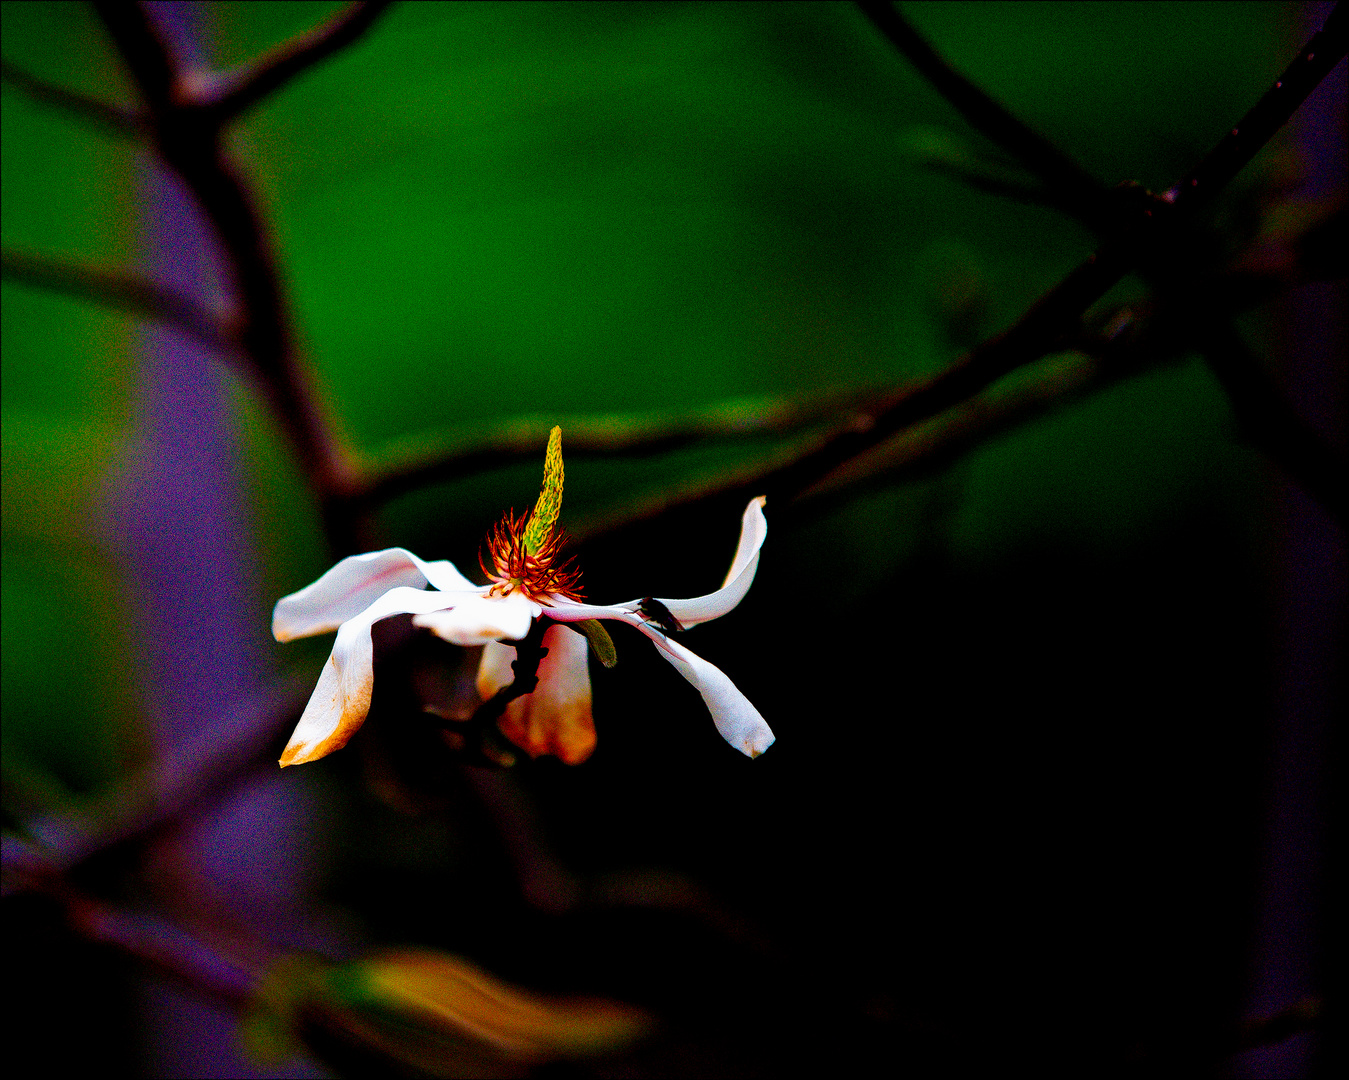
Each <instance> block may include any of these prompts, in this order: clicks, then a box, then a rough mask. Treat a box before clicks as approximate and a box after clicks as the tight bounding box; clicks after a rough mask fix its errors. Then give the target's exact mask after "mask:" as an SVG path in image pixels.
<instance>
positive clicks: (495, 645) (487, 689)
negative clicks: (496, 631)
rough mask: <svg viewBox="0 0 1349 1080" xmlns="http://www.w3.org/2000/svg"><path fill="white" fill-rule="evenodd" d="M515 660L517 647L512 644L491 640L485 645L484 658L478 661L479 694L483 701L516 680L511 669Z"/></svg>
mask: <svg viewBox="0 0 1349 1080" xmlns="http://www.w3.org/2000/svg"><path fill="white" fill-rule="evenodd" d="M517 640H518V639H517ZM514 662H515V649H514V648H512V647H511V646H510V645H503V644H501V642H499V641H489V642H488V643H487V644H486V645H485V646H483V650H482V659H481V660H479V661H478V696H479V697H481V698H482V699H483V701H486V700H487V699H488V698H490V697H492V696H493V695H494V694H495V693H496V692H497V691H498V690H500V689H501V688H502V687H503V686H510V684H511V683H513V682H515V672H514V671H513V670H512V669H511V664H513V663H514Z"/></svg>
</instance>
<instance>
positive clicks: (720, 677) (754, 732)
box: [647, 632, 774, 758]
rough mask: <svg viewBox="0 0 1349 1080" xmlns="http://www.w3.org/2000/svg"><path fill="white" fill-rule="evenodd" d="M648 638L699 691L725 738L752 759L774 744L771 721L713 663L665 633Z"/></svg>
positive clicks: (649, 634)
mask: <svg viewBox="0 0 1349 1080" xmlns="http://www.w3.org/2000/svg"><path fill="white" fill-rule="evenodd" d="M647 637H649V638H651V640H652V641H654V642H655V643H656V648H658V649H659V650H660V652H661V655H662V656H664V657H665V659H667V660H668V661H670V663H671V664H673V665H674V667H675V669H676V670H677V671H678V672H679V674H681V675H683V676H684V678H686V679H688V681H689V682H691V683H692V684H693V685H694V686H695V687H697V688H698V693H700V694H702V696H703V701H705V702H706V703H707V709H708V712H710V713H711V714H712V721H713V722H714V723H715V724H716V725H717V730H718V731H719V732H721V737H722V738H723V739H725V740H726V741H727V742H728V743H730V744H731V745H732V746H734V747H735V748H736V749H737V750H739V751H740V752H741V753H743V754H747V755H748V756H750V757H752V758H755V757H758V756H759V755H760V754H762V753H763V752H764V751H765V750H767V749H768V748H769V747H770V746H772V745H773V738H774V736H773V732H772V729H771V728H769V726H768V723H767V721H765V720H764V718H763V717H762V716H761V715H760V714H759V710H758V709H756V708H755V707H754V706H753V705H752V704H750V700H749V698H747V697H745V695H744V694H742V693H741V692H740V691H739V690H737V689H736V686H735V683H733V682H731V680H730V679H729V678H728V677H727V675H726V673H725V672H724V671H722V670H721V668H719V667H717V666H716V665H715V664H709V663H708V662H707V661H706V660H704V659H703V658H702V657H701V656H698V655H697V654H696V653H691V652H689V650H688V649H686V648H684V646H683V645H681V644H679V642H677V641H672V640H671V639H670V638H668V637H666V636H665V635H664V634H659V633H656V632H648V633H647Z"/></svg>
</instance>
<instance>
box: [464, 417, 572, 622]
mask: <svg viewBox="0 0 1349 1080" xmlns="http://www.w3.org/2000/svg"><path fill="white" fill-rule="evenodd" d="M561 512H562V429H561V428H560V427H555V428H553V430H552V431H550V432H549V433H548V454H547V457H546V458H545V459H544V463H543V486H542V487H541V488H540V489H539V498H538V501H537V502H535V504H534V509H533V510H532V511H531V512H530V513H529V514H526V515H525V516H524V517H521V518H517V517H516V516H515V511H514V510H511V511H510V512H509V513H507V514H506V516H505V517H503V518H502V519H501V520H500V521H499V522H497V524H496V526H495V528H493V529H492V535H491V536H489V537H488V538H487V552H486V558H484V557H483V555H481V554H480V555H479V556H478V565H479V566H481V567H482V572H483V573H484V574H486V575H487V576H488V577H489V578H490V579H491V581H492V587H491V588H490V589H489V590H488V591H487V595H488V596H505V595H506V594H508V593H513V592H522V593H524V594H525V595H526V596H528V597H529V598H530V599H531V600H533V601H534V602H535V603H539V604H546V603H548V602H549V599H550V598H551V597H554V596H564V597H566V598H567V599H569V600H579V599H581V571H580V568H579V567H577V566H576V563H575V560H574V559H564V558H562V557H561V552H562V545H563V544H565V543H566V537H565V536H564V535H563V532H562V530H561V529H560V528H559V527H558V524H557V519H558V516H559V515H560V514H561ZM489 561H490V562H491V566H488V562H489Z"/></svg>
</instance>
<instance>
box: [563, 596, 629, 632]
mask: <svg viewBox="0 0 1349 1080" xmlns="http://www.w3.org/2000/svg"><path fill="white" fill-rule="evenodd" d="M640 603H641V601H640V600H634V601H632V603H630V604H616V605H614V606H612V607H602V606H600V605H598V604H578V603H576V602H575V601H573V600H557V601H554V602H553V603H551V604H549V605H548V606H547V607H546V608H544V609H543V610H544V611H546V612H547V613H548V617H549V618H550V619H553V620H555V621H556V622H580V621H581V620H582V619H621V620H622V621H623V622H625V623H631V624H632V625H634V626H636V625H637V624H639V623H640V622H641V621H642V619H641V616H640V615H636V614H634V612H635V611H636V610H637V605H638V604H640Z"/></svg>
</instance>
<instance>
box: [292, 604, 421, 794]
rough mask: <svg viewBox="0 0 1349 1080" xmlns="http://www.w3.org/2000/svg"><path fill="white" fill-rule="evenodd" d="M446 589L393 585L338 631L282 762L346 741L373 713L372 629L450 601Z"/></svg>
mask: <svg viewBox="0 0 1349 1080" xmlns="http://www.w3.org/2000/svg"><path fill="white" fill-rule="evenodd" d="M446 596H447V594H446V593H442V592H434V591H427V590H423V589H415V588H411V587H409V586H400V587H398V588H394V589H390V590H389V591H387V592H385V593H384V594H383V595H382V596H379V597H378V598H376V600H375V602H374V603H372V604H371V605H370V606H369V607H367V608H366V609H365V610H364V611H362V612H360V613H359V614H358V615H355V616H353V617H352V618H350V619H348V620H347V621H346V622H344V623H343V624H342V625H341V626H340V627H339V628H338V631H337V640H336V641H335V642H333V651H332V654H331V655H330V656H329V657H328V662H327V663H326V664H324V665H323V672H322V674H321V675H319V681H318V685H317V686H316V687H315V688H314V693H313V694H312V695H310V698H309V704H308V705H306V706H305V708H304V713H303V715H302V716H301V717H300V722H299V723H298V724H297V725H296V726H295V732H294V734H293V735H291V737H290V742H289V743H287V744H286V749H285V752H284V753H283V754H282V755H281V766H282V768H284V767H285V766H287V765H299V764H301V763H302V762H306V761H313V760H315V759H316V758H321V757H323V756H324V755H325V754H331V753H332V752H333V751H334V750H338V749H340V748H341V747H343V746H345V745H346V742H347V740H348V739H350V738H351V736H352V735H353V734H354V733H355V731H356V729H357V728H358V727H360V726H361V724H362V723H364V722H365V717H366V714H367V713H369V711H370V694H371V691H372V690H373V688H374V682H375V668H374V651H375V649H374V645H373V643H372V642H371V640H370V627H371V626H373V625H374V624H375V623H377V622H379V620H380V619H387V618H388V617H389V616H390V615H400V614H404V613H406V612H414V613H416V612H427V611H432V610H434V609H435V608H436V607H437V606H439V605H441V604H444V603H445V602H446Z"/></svg>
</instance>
